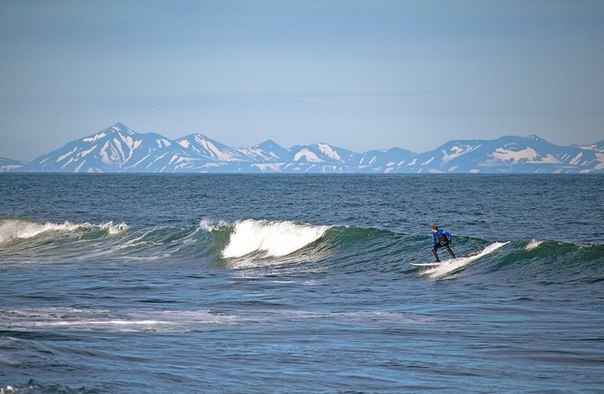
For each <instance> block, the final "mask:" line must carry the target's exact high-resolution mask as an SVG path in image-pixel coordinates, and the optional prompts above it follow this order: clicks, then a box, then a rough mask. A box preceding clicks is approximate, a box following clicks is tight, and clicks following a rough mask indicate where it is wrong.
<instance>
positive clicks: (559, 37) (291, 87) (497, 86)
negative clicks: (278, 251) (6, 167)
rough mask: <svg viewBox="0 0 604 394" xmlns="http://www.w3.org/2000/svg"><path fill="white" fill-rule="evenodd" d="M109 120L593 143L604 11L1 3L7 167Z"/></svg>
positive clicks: (1, 141) (600, 97)
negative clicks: (532, 137) (528, 137)
mask: <svg viewBox="0 0 604 394" xmlns="http://www.w3.org/2000/svg"><path fill="white" fill-rule="evenodd" d="M116 122H122V123H124V124H126V125H127V126H128V127H130V128H131V129H133V130H134V131H136V132H139V133H147V132H156V133H159V134H162V135H164V136H166V137H168V138H179V137H183V136H185V135H187V134H191V133H197V132H199V133H203V134H205V135H207V136H208V137H210V138H213V139H216V140H218V141H220V142H222V143H225V144H227V145H229V146H232V147H250V146H252V145H255V144H258V143H261V142H263V141H265V140H268V139H272V140H274V141H275V142H277V143H278V144H280V145H282V146H284V147H286V148H289V147H291V146H294V145H304V144H312V143H317V142H323V143H328V144H331V145H334V146H337V147H341V148H346V149H349V150H352V151H355V152H365V151H367V150H371V149H386V148H390V147H395V146H396V147H400V148H405V149H409V150H411V151H414V152H417V153H421V152H425V151H428V150H432V149H435V148H437V147H438V146H440V145H442V144H443V143H445V142H447V141H449V140H453V139H495V138H498V137H500V136H504V135H533V134H535V135H538V136H540V137H542V138H545V139H546V140H548V141H550V142H552V143H555V144H558V145H571V144H588V143H594V142H597V141H600V140H602V139H604V1H601V0H568V1H563V0H547V1H545V0H543V1H541V0H492V1H482V0H475V1H474V0H459V1H454V0H421V1H420V0H417V1H416V0H348V1H343V0H257V1H254V0H197V1H188V0H166V1H154V0H146V1H136V0H119V1H114V0H98V1H97V0H86V1H79V0H69V1H67V0H54V1H46V0H43V1H37V0H3V1H1V2H0V157H6V158H11V159H16V160H21V161H30V160H33V159H35V158H36V157H38V156H40V155H42V154H44V153H47V152H50V151H52V150H54V149H57V148H60V147H61V146H63V145H65V144H66V143H68V142H70V141H72V140H75V139H79V138H82V137H85V136H88V135H91V134H94V133H95V132H97V131H99V130H102V129H104V128H106V127H109V126H111V125H112V124H114V123H116Z"/></svg>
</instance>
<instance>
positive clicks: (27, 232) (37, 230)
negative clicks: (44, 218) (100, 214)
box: [0, 219, 128, 244]
mask: <svg viewBox="0 0 604 394" xmlns="http://www.w3.org/2000/svg"><path fill="white" fill-rule="evenodd" d="M83 230H103V231H106V232H107V233H108V234H110V235H115V234H119V233H121V232H124V231H126V230H128V225H127V224H125V223H120V224H114V223H113V222H106V223H102V224H100V225H94V224H90V223H81V224H75V223H71V222H63V223H52V222H46V223H39V222H34V221H29V220H22V219H4V220H0V244H3V243H6V242H10V241H13V240H18V239H29V238H35V237H37V236H39V235H42V234H46V233H51V232H57V233H71V232H76V231H83Z"/></svg>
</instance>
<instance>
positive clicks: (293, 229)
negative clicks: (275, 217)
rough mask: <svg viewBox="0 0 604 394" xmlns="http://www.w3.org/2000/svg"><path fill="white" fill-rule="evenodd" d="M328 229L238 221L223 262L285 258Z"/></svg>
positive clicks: (290, 224)
mask: <svg viewBox="0 0 604 394" xmlns="http://www.w3.org/2000/svg"><path fill="white" fill-rule="evenodd" d="M329 228H330V227H329V226H313V225H310V224H300V223H294V222H289V221H268V220H252V219H248V220H242V221H238V222H236V223H235V225H234V228H233V231H232V233H231V236H230V238H229V243H228V244H227V245H226V247H225V248H224V250H223V251H222V256H223V257H225V258H231V257H243V256H245V255H249V254H256V253H261V254H262V257H280V256H287V255H289V254H291V253H293V252H295V251H297V250H300V249H302V248H303V247H305V246H307V245H309V244H311V243H313V242H315V241H316V240H318V239H319V238H321V237H322V236H323V235H324V234H325V232H326V231H327V230H328V229H329Z"/></svg>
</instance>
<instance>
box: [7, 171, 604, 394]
mask: <svg viewBox="0 0 604 394" xmlns="http://www.w3.org/2000/svg"><path fill="white" fill-rule="evenodd" d="M603 192H604V177H601V176H579V175H576V176H556V175H505V176H502V175H480V176H478V175H401V176H357V175H354V176H353V175H351V176H336V175H316V176H304V175H298V176H286V175H243V176H238V175H186V176H176V175H172V176H170V175H162V176H156V175H50V174H43V175H25V174H24V175H15V174H4V175H0V201H1V204H0V291H1V294H2V296H1V297H0V389H1V390H3V391H4V392H10V391H11V390H12V391H14V390H16V392H19V393H56V392H61V393H62V392H78V393H81V392H86V393H88V392H91V393H105V392H112V393H116V392H117V393H121V392H124V393H131V392H137V393H147V392H149V393H151V392H162V391H168V392H183V393H190V392H328V393H331V392H348V391H350V392H408V391H428V392H434V391H444V392H493V391H497V392H519V391H522V392H526V391H537V392H542V391H559V392H569V391H574V392H577V391H578V392H597V391H601V390H602V387H604V302H603V301H604V243H603V239H604V236H603V235H604V225H603V223H604V208H603V207H604V193H603ZM432 224H439V225H441V227H444V228H446V229H447V230H448V231H450V232H451V233H452V234H453V236H454V241H453V249H454V251H455V252H456V254H457V255H458V257H459V258H458V259H456V260H449V261H447V262H445V263H444V264H443V265H442V266H440V267H418V266H414V265H412V263H426V262H431V261H432V260H433V256H432V253H431V251H430V247H431V233H430V226H431V225H432ZM440 255H441V258H443V259H444V258H447V257H448V256H447V253H446V251H444V250H442V249H441V251H440Z"/></svg>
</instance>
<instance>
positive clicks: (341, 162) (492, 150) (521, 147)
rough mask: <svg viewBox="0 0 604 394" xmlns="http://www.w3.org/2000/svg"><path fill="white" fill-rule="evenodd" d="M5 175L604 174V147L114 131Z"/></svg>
mask: <svg viewBox="0 0 604 394" xmlns="http://www.w3.org/2000/svg"><path fill="white" fill-rule="evenodd" d="M0 172H69V173H71V172H74V173H376V174H377V173H604V140H602V141H600V142H597V143H595V144H592V145H583V146H579V145H571V146H558V145H555V144H552V143H550V142H548V141H546V140H544V139H542V138H539V137H537V136H534V135H531V136H526V137H520V136H505V137H501V138H497V139H494V140H453V141H449V142H447V143H445V144H444V145H441V146H440V147H438V148H436V149H434V150H432V151H428V152H424V153H414V152H411V151H409V150H405V149H401V148H391V149H387V150H370V151H367V152H364V153H355V152H352V151H349V150H346V149H343V148H339V147H335V146H332V145H329V144H325V143H316V144H312V145H297V146H293V147H291V148H289V149H288V148H284V147H282V146H280V145H279V144H277V143H276V142H274V141H271V140H268V141H265V142H263V143H261V144H258V145H254V146H252V147H251V148H232V147H229V146H227V145H224V144H222V143H220V142H218V141H216V140H213V139H211V138H208V137H207V136H205V135H203V134H199V133H196V134H190V135H187V136H185V137H182V138H178V139H175V140H172V139H169V138H166V137H164V136H162V135H160V134H156V133H137V132H135V131H133V130H131V129H129V128H128V127H127V126H125V125H124V124H122V123H116V124H114V125H112V126H110V127H108V128H106V129H104V130H101V131H99V132H97V133H95V134H92V135H90V136H88V137H84V138H81V139H78V140H74V141H71V142H69V143H68V144H66V145H65V146H63V147H62V148H59V149H57V150H54V151H52V152H49V153H47V154H44V155H42V156H40V157H38V158H37V159H35V160H33V161H31V162H29V163H22V162H19V161H16V160H10V159H4V158H0Z"/></svg>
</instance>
